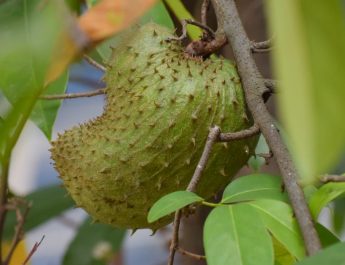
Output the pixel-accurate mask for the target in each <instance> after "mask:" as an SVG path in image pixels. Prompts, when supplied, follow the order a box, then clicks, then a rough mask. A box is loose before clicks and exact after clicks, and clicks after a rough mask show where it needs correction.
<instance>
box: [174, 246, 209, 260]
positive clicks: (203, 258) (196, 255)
mask: <svg viewBox="0 0 345 265" xmlns="http://www.w3.org/2000/svg"><path fill="white" fill-rule="evenodd" d="M176 250H177V251H178V252H180V253H181V254H182V255H184V256H188V257H191V258H193V259H197V260H205V259H206V256H204V255H198V254H195V253H192V252H189V251H187V250H184V249H183V248H180V247H176Z"/></svg>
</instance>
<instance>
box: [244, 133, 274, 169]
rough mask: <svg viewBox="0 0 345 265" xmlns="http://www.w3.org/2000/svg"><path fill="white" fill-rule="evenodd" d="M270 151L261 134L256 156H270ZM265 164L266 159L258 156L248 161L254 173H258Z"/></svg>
mask: <svg viewBox="0 0 345 265" xmlns="http://www.w3.org/2000/svg"><path fill="white" fill-rule="evenodd" d="M269 151H270V149H269V147H268V145H267V143H266V140H265V137H263V135H262V134H261V135H260V137H259V141H258V144H257V146H256V148H255V154H268V153H269ZM265 163H266V160H265V158H263V157H261V156H258V155H255V156H251V157H250V158H249V160H248V165H249V166H250V168H251V169H252V170H253V171H254V172H258V171H259V170H260V168H261V167H262V166H263V165H265Z"/></svg>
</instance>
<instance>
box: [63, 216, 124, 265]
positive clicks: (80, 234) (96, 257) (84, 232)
mask: <svg viewBox="0 0 345 265" xmlns="http://www.w3.org/2000/svg"><path fill="white" fill-rule="evenodd" d="M125 235H126V230H123V229H116V228H113V227H111V226H109V225H105V224H92V222H91V220H90V219H89V218H88V219H86V221H85V222H84V223H83V224H82V225H81V227H80V228H79V230H78V231H77V234H76V236H75V238H74V239H73V240H72V242H71V243H70V245H69V246H68V248H67V252H66V253H65V257H64V259H63V265H76V264H82V265H106V264H109V262H110V260H111V259H112V258H114V255H115V254H116V253H117V252H118V251H119V249H120V248H121V245H122V242H123V239H124V237H125Z"/></svg>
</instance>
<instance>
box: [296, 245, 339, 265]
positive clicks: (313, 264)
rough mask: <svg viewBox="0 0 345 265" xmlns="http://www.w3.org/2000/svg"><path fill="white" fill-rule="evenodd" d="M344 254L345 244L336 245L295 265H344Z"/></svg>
mask: <svg viewBox="0 0 345 265" xmlns="http://www.w3.org/2000/svg"><path fill="white" fill-rule="evenodd" d="M344 252H345V242H341V243H337V244H335V245H332V246H330V247H328V248H325V249H323V250H321V251H319V252H317V253H316V254H315V255H313V256H311V257H309V258H306V259H304V260H302V261H300V262H298V263H296V265H326V264H332V265H345V259H344Z"/></svg>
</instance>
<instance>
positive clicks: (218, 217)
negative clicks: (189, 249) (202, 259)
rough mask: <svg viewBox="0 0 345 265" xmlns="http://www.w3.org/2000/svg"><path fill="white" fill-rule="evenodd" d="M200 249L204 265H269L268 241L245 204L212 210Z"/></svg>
mask: <svg viewBox="0 0 345 265" xmlns="http://www.w3.org/2000/svg"><path fill="white" fill-rule="evenodd" d="M204 247H205V252H206V258H207V264H208V265H220V264H236V265H270V264H273V246H272V242H271V238H270V236H269V234H268V232H267V230H266V228H265V226H264V224H263V223H262V221H261V218H260V215H259V214H258V212H257V211H256V210H255V209H254V208H253V207H252V206H251V205H248V204H234V205H229V206H220V207H217V208H215V209H214V210H213V211H212V212H211V213H210V214H209V216H208V217H207V219H206V222H205V226H204Z"/></svg>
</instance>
